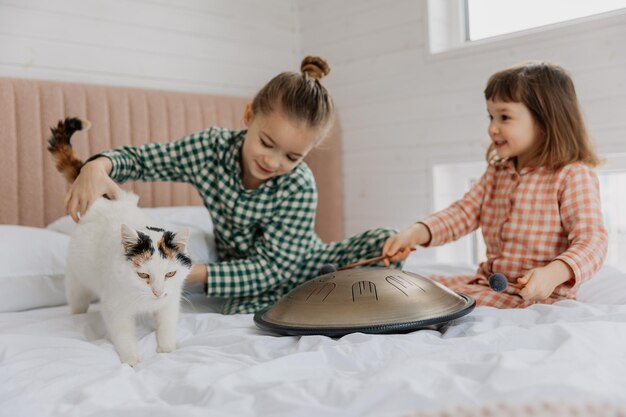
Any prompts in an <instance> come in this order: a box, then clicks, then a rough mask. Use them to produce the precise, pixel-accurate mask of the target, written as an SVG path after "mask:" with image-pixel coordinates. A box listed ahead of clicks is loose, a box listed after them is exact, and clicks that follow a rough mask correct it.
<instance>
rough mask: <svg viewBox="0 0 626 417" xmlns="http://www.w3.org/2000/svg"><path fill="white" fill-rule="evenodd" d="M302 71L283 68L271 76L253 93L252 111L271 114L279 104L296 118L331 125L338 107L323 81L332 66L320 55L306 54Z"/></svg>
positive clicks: (314, 123)
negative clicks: (285, 70)
mask: <svg viewBox="0 0 626 417" xmlns="http://www.w3.org/2000/svg"><path fill="white" fill-rule="evenodd" d="M300 71H301V72H300V73H299V74H298V73H295V72H283V73H280V74H278V75H277V76H276V77H274V78H272V79H271V80H270V81H269V82H268V83H267V84H266V85H265V86H264V87H263V88H262V89H261V90H260V91H259V92H258V93H257V94H256V96H255V97H254V100H253V101H252V112H253V113H254V114H255V115H256V114H264V115H268V114H270V113H271V112H273V111H275V110H277V108H280V110H281V111H282V112H284V113H285V115H286V116H287V117H288V118H290V119H292V120H294V121H297V122H301V121H304V122H306V123H307V124H308V126H309V127H312V128H321V129H326V128H330V126H331V125H332V123H331V122H332V120H333V118H334V113H335V110H334V109H335V107H334V104H333V100H332V98H331V97H330V94H328V91H327V90H326V88H325V87H324V86H323V85H322V84H321V83H320V80H321V79H322V78H324V77H325V76H326V75H328V73H329V72H330V66H329V65H328V63H327V62H326V61H325V60H324V59H322V58H320V57H317V56H307V57H305V58H304V59H303V60H302V63H301V64H300Z"/></svg>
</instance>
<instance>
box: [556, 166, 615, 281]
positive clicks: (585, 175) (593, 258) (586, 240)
mask: <svg viewBox="0 0 626 417" xmlns="http://www.w3.org/2000/svg"><path fill="white" fill-rule="evenodd" d="M570 167H571V169H570V170H568V172H565V173H564V175H565V179H564V183H563V187H562V190H561V191H560V198H559V202H560V215H561V221H562V224H563V227H564V229H565V231H566V232H567V234H568V235H567V239H568V242H569V247H568V248H567V250H566V251H565V252H563V253H562V254H560V255H559V256H557V257H556V259H559V260H561V261H563V262H565V263H566V264H567V265H568V266H569V267H570V268H571V269H572V271H573V272H574V279H575V283H574V285H573V289H575V288H577V287H578V286H579V285H580V284H581V283H582V282H584V281H586V280H588V279H589V278H591V277H592V276H593V274H595V273H596V272H597V271H598V270H599V269H600V267H601V266H602V264H603V263H604V259H605V257H606V252H607V245H608V238H607V232H606V229H605V228H604V224H603V222H602V211H601V206H600V187H599V182H598V177H597V176H596V174H595V173H594V172H593V171H592V170H591V169H590V168H588V167H586V166H584V165H581V164H572V165H570ZM571 284H572V283H571V282H570V283H566V284H565V286H566V287H569V286H570V285H571Z"/></svg>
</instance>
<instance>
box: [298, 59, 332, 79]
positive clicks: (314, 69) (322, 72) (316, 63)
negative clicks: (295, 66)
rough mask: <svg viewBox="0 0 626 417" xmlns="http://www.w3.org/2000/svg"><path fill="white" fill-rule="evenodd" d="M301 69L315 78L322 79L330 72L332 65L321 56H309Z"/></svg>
mask: <svg viewBox="0 0 626 417" xmlns="http://www.w3.org/2000/svg"><path fill="white" fill-rule="evenodd" d="M300 71H302V73H303V74H307V75H308V76H309V77H311V78H313V79H316V80H321V79H322V78H324V77H325V76H326V75H328V73H329V72H330V66H329V65H328V63H327V62H326V61H325V60H324V59H322V58H320V57H319V56H307V57H305V58H304V59H303V60H302V64H300Z"/></svg>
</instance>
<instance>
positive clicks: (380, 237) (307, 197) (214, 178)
mask: <svg viewBox="0 0 626 417" xmlns="http://www.w3.org/2000/svg"><path fill="white" fill-rule="evenodd" d="M245 134H246V131H245V130H229V129H224V128H219V127H211V128H208V129H206V130H203V131H200V132H197V133H194V134H191V135H189V136H186V137H184V138H182V139H179V140H176V141H173V142H169V143H165V144H161V143H149V144H146V145H143V146H141V147H131V146H124V147H121V148H117V149H113V150H110V151H106V152H103V153H102V154H100V155H101V156H106V157H108V158H109V159H110V160H111V162H112V164H113V168H112V171H111V174H110V176H111V178H112V179H113V180H115V181H116V182H119V183H123V182H126V181H128V180H141V181H175V182H186V183H190V184H192V185H193V186H194V187H195V188H196V190H198V193H199V194H200V196H201V197H202V200H203V202H204V205H205V207H206V208H207V209H208V210H209V212H210V215H211V218H212V220H213V225H214V233H215V242H216V246H217V252H218V258H219V261H218V262H215V263H210V264H209V265H208V268H207V269H208V274H207V296H209V297H220V298H225V299H226V302H225V303H224V305H223V312H224V313H226V314H233V313H253V312H255V311H257V310H258V309H260V308H263V307H265V306H267V305H270V304H272V303H274V302H275V301H277V300H278V299H279V298H280V297H281V296H282V295H284V294H286V293H287V292H288V291H290V290H291V289H293V288H294V287H295V286H296V285H298V284H300V283H302V282H304V281H306V280H308V279H311V278H313V277H315V276H316V275H317V270H318V269H319V267H320V266H321V265H323V264H324V263H328V262H332V263H335V264H338V265H343V264H346V263H351V262H356V261H357V260H359V259H362V258H364V257H369V256H376V255H378V254H379V253H380V250H381V248H382V244H383V243H384V241H385V239H386V238H387V237H388V236H390V235H391V233H393V231H391V230H389V229H375V230H371V231H367V232H364V233H362V234H360V235H358V236H354V237H352V238H349V239H346V240H344V241H341V242H333V243H329V244H326V243H323V242H322V241H321V240H320V238H319V237H318V236H317V235H316V234H315V231H314V226H315V212H316V208H317V190H316V188H315V180H314V178H313V174H312V172H311V170H310V169H309V167H308V166H307V165H306V163H304V162H300V163H299V164H298V165H297V166H296V167H295V168H294V169H293V170H292V171H290V172H289V173H287V174H284V175H281V176H279V177H273V178H271V179H269V180H268V181H266V182H265V183H263V184H262V185H261V186H260V187H259V188H257V189H252V190H250V189H246V188H245V187H244V186H243V184H242V180H241V176H242V175H241V164H240V155H241V148H242V144H243V141H244V138H245Z"/></svg>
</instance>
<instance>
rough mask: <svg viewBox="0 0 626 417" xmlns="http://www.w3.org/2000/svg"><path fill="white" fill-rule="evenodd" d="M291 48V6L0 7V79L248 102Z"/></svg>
mask: <svg viewBox="0 0 626 417" xmlns="http://www.w3.org/2000/svg"><path fill="white" fill-rule="evenodd" d="M298 42H299V34H298V27H297V8H296V5H295V3H294V2H293V1H291V0H263V1H262V2H259V1H255V0H56V1H46V0H0V76H10V77H20V78H37V79H50V80H61V81H79V82H86V83H94V84H108V85H120V86H134V87H146V88H157V89H167V90H177V91H189V92H207V93H215V94H225V95H236V96H251V95H253V94H254V93H255V92H256V91H257V90H258V89H259V88H260V87H262V86H263V84H264V83H265V82H267V81H268V80H269V79H270V78H271V77H273V76H274V75H276V74H278V73H279V72H281V71H284V70H297V69H298V66H299V62H300V53H299V44H298Z"/></svg>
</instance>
